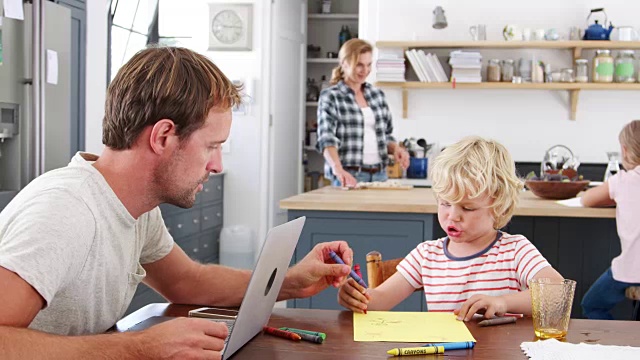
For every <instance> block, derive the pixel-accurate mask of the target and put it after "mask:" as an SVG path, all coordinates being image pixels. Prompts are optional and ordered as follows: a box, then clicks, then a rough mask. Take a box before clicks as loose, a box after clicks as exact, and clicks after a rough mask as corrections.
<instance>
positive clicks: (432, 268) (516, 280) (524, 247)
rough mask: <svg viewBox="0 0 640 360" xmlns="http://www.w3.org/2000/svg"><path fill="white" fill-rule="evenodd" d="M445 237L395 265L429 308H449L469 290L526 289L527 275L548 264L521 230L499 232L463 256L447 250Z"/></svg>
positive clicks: (497, 293)
mask: <svg viewBox="0 0 640 360" xmlns="http://www.w3.org/2000/svg"><path fill="white" fill-rule="evenodd" d="M448 242H449V239H448V238H446V237H444V238H441V239H438V240H432V241H425V242H423V243H421V244H419V245H418V247H416V248H415V249H413V251H411V253H409V255H407V257H405V258H404V260H402V262H400V264H398V266H397V269H398V271H399V272H400V273H401V274H402V275H403V276H404V277H405V279H407V281H408V282H409V283H410V284H411V285H412V286H413V287H415V288H420V287H424V294H425V297H426V300H427V308H428V310H429V311H443V312H451V311H453V310H455V309H458V308H459V307H460V306H461V305H462V303H464V302H465V301H466V300H467V299H469V298H470V297H471V296H473V295H475V294H482V295H489V296H501V295H504V294H508V293H512V292H517V291H522V290H526V289H527V284H528V283H529V280H530V279H531V278H533V277H534V276H535V275H536V273H537V272H538V271H540V270H542V269H543V268H545V267H547V266H550V265H549V263H548V262H547V260H546V259H545V258H544V257H543V256H542V255H541V254H540V252H539V251H538V249H536V247H535V246H533V244H532V243H531V242H530V241H529V240H528V239H527V238H526V237H524V236H522V235H509V234H507V233H502V236H499V237H498V239H496V241H495V242H494V243H493V244H491V245H489V246H488V247H487V248H486V249H485V250H483V251H481V252H479V253H477V254H474V255H471V256H467V257H464V258H460V257H455V256H453V255H451V254H450V253H449V252H448V250H446V247H447V243H448Z"/></svg>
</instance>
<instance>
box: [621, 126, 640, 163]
mask: <svg viewBox="0 0 640 360" xmlns="http://www.w3.org/2000/svg"><path fill="white" fill-rule="evenodd" d="M618 139H619V140H620V145H622V146H624V147H625V149H626V151H625V153H626V154H625V157H624V159H623V161H624V162H626V163H627V164H629V165H631V167H632V168H635V167H636V166H638V165H640V120H633V121H632V122H630V123H628V124H627V125H625V126H624V127H623V128H622V130H621V131H620V135H619V136H618ZM627 170H631V169H627Z"/></svg>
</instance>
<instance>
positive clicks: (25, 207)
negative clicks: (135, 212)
mask: <svg viewBox="0 0 640 360" xmlns="http://www.w3.org/2000/svg"><path fill="white" fill-rule="evenodd" d="M96 159H97V156H95V155H91V154H81V153H78V154H76V155H75V156H74V158H73V159H72V160H71V162H70V163H69V165H68V166H67V167H64V168H61V169H57V170H53V171H50V172H47V173H46V174H43V175H42V176H40V177H38V178H36V179H35V180H33V181H32V182H31V183H30V184H29V185H28V186H26V187H25V188H24V189H23V190H22V191H20V192H19V193H18V195H17V196H16V197H15V198H14V199H13V201H11V203H9V205H8V206H7V207H6V208H5V209H4V211H2V213H0V266H2V267H4V268H6V269H8V270H11V271H13V272H15V273H16V274H18V275H19V276H20V277H21V278H22V279H24V280H25V281H26V282H28V283H29V284H31V286H33V288H34V289H35V290H36V291H38V293H40V295H41V296H42V297H43V298H44V300H45V301H46V306H45V308H44V309H43V310H42V311H40V312H39V313H38V315H37V316H36V317H35V319H34V320H33V322H32V323H31V325H30V326H29V327H30V328H32V329H37V330H41V331H45V332H49V333H55V334H63V335H78V334H94V333H101V332H104V331H106V330H107V329H109V328H110V327H111V326H113V324H115V322H116V321H118V320H119V319H120V318H121V317H122V315H123V314H124V312H125V311H126V309H127V307H128V306H129V304H130V302H131V299H132V297H133V294H134V292H135V290H136V287H137V286H138V284H139V283H140V282H141V281H142V279H143V278H144V277H145V275H146V273H145V271H144V269H143V268H142V266H141V264H148V263H152V262H154V261H157V260H159V259H161V258H163V257H164V256H166V255H167V254H168V253H169V252H170V251H171V249H172V248H173V244H174V243H173V239H172V238H171V235H169V232H168V231H167V229H166V227H165V225H164V222H163V221H162V217H161V214H160V209H159V208H157V207H156V208H155V209H153V210H151V211H149V212H148V213H145V214H143V215H142V216H140V218H138V219H137V220H136V219H134V218H133V217H132V216H131V214H129V212H128V211H127V209H126V208H125V207H124V205H123V204H122V202H120V200H119V199H118V197H117V196H116V195H115V193H114V192H113V190H112V189H111V188H110V187H109V185H108V184H107V182H106V181H105V179H104V177H103V176H102V175H101V174H100V172H99V171H98V170H96V169H95V168H94V167H93V166H92V162H93V161H95V160H96Z"/></svg>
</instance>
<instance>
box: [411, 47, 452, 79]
mask: <svg viewBox="0 0 640 360" xmlns="http://www.w3.org/2000/svg"><path fill="white" fill-rule="evenodd" d="M405 55H406V56H407V59H409V63H411V67H412V68H413V71H414V72H415V73H416V75H417V76H418V79H419V80H420V81H421V82H447V75H446V73H445V72H444V68H443V67H442V64H441V63H440V60H438V57H437V56H435V55H434V54H426V53H425V52H424V51H422V50H416V49H411V50H407V51H405Z"/></svg>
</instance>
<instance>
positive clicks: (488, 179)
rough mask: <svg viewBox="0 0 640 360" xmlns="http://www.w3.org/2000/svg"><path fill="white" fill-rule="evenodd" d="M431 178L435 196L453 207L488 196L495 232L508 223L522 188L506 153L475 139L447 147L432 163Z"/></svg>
mask: <svg viewBox="0 0 640 360" xmlns="http://www.w3.org/2000/svg"><path fill="white" fill-rule="evenodd" d="M431 177H432V180H433V191H434V193H435V195H436V197H437V198H438V199H442V200H445V201H447V202H450V203H453V204H455V203H458V202H460V201H462V200H463V199H464V197H465V195H468V196H469V198H470V199H474V198H477V197H480V196H483V195H488V196H489V197H490V198H491V199H492V200H493V203H492V205H491V212H492V214H493V218H494V223H493V225H494V228H495V229H500V228H502V227H503V226H505V225H506V224H507V223H508V222H509V220H511V216H512V215H513V211H514V210H515V208H516V205H517V202H518V198H519V193H520V191H521V190H522V187H523V184H522V181H521V180H520V179H519V178H518V176H516V169H515V164H514V162H513V160H512V158H511V155H510V154H509V151H507V149H506V148H505V147H504V146H503V145H502V144H500V143H498V142H497V141H493V140H485V139H483V138H481V137H477V136H471V137H466V138H464V139H462V140H461V141H459V142H457V143H455V144H453V145H451V146H447V147H446V148H445V149H444V150H443V151H442V153H441V154H440V155H438V157H437V158H436V159H435V160H434V162H433V166H432V168H431Z"/></svg>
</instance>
